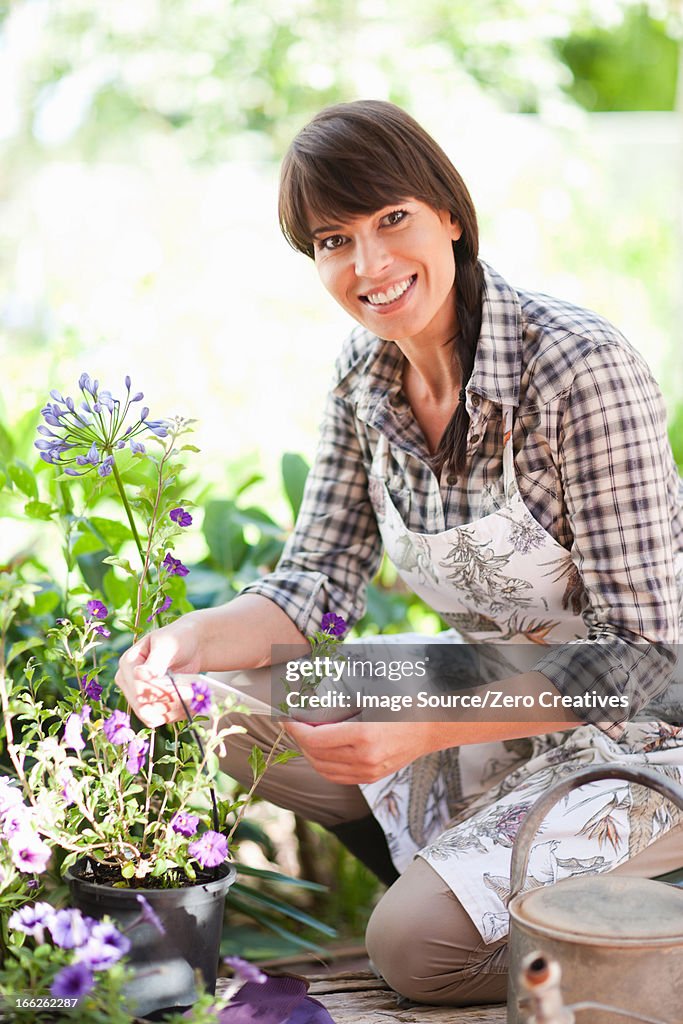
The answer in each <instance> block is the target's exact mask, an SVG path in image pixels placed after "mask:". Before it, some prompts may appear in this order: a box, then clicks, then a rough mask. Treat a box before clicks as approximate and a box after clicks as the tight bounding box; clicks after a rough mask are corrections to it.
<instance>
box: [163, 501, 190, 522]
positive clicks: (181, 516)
mask: <svg viewBox="0 0 683 1024" xmlns="http://www.w3.org/2000/svg"><path fill="white" fill-rule="evenodd" d="M168 515H169V518H170V519H171V521H172V522H174V523H176V524H177V525H178V526H192V516H191V515H190V513H189V512H186V511H185V509H184V508H182V506H181V507H178V508H172V509H171V511H170V512H169V513H168Z"/></svg>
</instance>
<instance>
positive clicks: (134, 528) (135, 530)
mask: <svg viewBox="0 0 683 1024" xmlns="http://www.w3.org/2000/svg"><path fill="white" fill-rule="evenodd" d="M112 471H113V473H114V479H115V480H116V486H117V487H118V489H119V494H120V495H121V501H122V502H123V507H124V508H125V510H126V515H127V516H128V522H129V523H130V528H131V530H132V531H133V537H134V539H135V544H136V547H137V549H138V553H139V555H140V561H141V562H142V563H143V565H144V562H145V555H144V552H143V550H142V541H141V540H140V535H139V534H138V528H137V526H136V525H135V520H134V519H133V512H132V509H131V507H130V504H129V503H128V496H127V495H126V489H125V487H124V486H123V480H122V479H121V474H120V473H119V470H118V467H117V465H116V460H114V461H113V463H112Z"/></svg>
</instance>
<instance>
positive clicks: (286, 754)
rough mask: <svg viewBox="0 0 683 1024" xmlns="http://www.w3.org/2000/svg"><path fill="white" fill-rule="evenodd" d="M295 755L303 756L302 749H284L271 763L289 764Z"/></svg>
mask: <svg viewBox="0 0 683 1024" xmlns="http://www.w3.org/2000/svg"><path fill="white" fill-rule="evenodd" d="M293 757H303V755H302V753H301V751H300V750H283V751H282V753H281V754H277V755H276V756H275V757H274V758H273V760H272V761H271V762H270V763H271V764H287V762H288V761H291V760H292V758H293Z"/></svg>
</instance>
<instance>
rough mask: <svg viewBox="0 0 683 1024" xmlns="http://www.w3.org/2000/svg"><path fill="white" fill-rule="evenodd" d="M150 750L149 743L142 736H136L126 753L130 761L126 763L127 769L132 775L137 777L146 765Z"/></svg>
mask: <svg viewBox="0 0 683 1024" xmlns="http://www.w3.org/2000/svg"><path fill="white" fill-rule="evenodd" d="M148 750H149V743H148V741H147V740H145V739H143V738H142V737H141V736H135V737H134V738H133V739H132V740H131V741H130V743H129V744H128V749H127V751H126V753H127V755H128V760H127V761H126V768H127V769H128V771H129V772H130V773H131V775H137V773H138V772H139V771H140V769H141V768H142V766H143V764H144V763H145V755H146V754H147V751H148Z"/></svg>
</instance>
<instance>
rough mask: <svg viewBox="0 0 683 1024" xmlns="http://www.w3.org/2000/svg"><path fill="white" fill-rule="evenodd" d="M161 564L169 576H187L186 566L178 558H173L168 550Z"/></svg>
mask: <svg viewBox="0 0 683 1024" xmlns="http://www.w3.org/2000/svg"><path fill="white" fill-rule="evenodd" d="M161 565H162V568H164V569H165V570H166V572H167V573H168V575H169V576H188V575H189V572H190V570H189V569H188V568H187V566H186V565H183V563H182V562H181V561H180V559H179V558H174V557H173V555H172V554H171V552H170V551H167V552H166V557H165V558H164V560H163V562H162V563H161Z"/></svg>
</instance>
